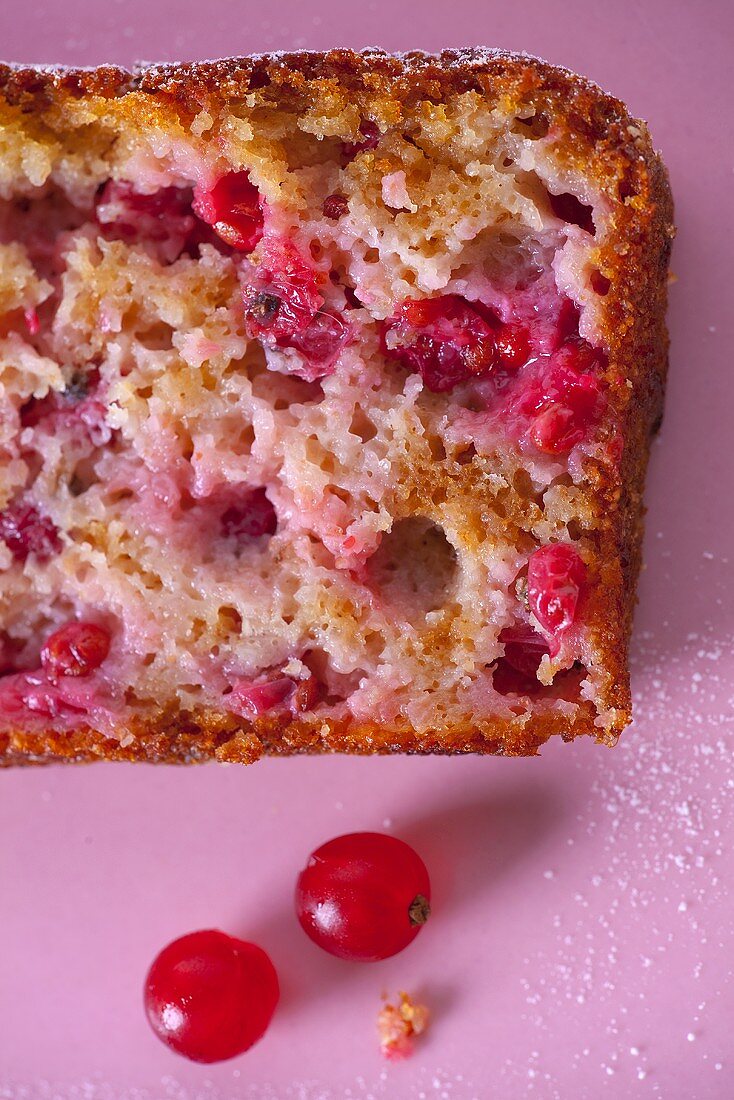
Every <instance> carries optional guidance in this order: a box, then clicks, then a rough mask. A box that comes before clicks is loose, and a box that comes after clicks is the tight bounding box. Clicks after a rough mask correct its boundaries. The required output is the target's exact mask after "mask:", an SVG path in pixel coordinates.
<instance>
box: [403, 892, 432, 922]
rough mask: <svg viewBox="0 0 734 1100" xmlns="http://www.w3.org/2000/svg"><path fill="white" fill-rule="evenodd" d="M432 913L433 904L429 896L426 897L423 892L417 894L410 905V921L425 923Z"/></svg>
mask: <svg viewBox="0 0 734 1100" xmlns="http://www.w3.org/2000/svg"><path fill="white" fill-rule="evenodd" d="M430 915H431V906H430V903H429V901H428V898H425V897H424V896H423V894H416V895H415V897H414V898H413V900H412V901H411V903H410V905H409V906H408V917H409V918H410V923H411V924H413V925H415V924H418V925H420V924H425V923H426V921H427V920H428V918H429V917H430Z"/></svg>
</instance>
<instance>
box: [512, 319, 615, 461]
mask: <svg viewBox="0 0 734 1100" xmlns="http://www.w3.org/2000/svg"><path fill="white" fill-rule="evenodd" d="M603 363H604V356H603V354H602V353H601V352H599V351H597V350H596V349H594V348H592V347H591V346H590V345H589V344H587V343H586V341H584V340H579V339H575V340H571V341H570V342H567V343H565V344H563V345H562V346H561V347H560V348H558V350H557V351H556V352H555V353H554V354H553V355H552V356H551V357H550V359H549V360H548V361H547V365H545V366H543V367H542V369H541V370H540V371H539V372H538V374H537V375H536V376H535V377H534V378H533V379H532V380H531V381H529V382H528V383H527V384H526V385H525V386H524V387H523V389H522V390H521V391H520V392H519V394H518V396H517V397H516V398H515V400H514V408H515V410H516V411H517V412H519V413H520V415H521V416H522V417H523V418H524V419H526V420H527V422H528V426H527V429H526V438H527V439H528V441H529V442H530V443H532V444H533V445H534V446H535V447H537V448H538V450H539V451H543V452H544V453H545V454H566V453H567V452H568V451H570V450H571V449H572V447H575V446H576V444H577V443H581V442H582V441H583V440H584V439H586V438H587V436H588V435H589V433H590V432H591V431H592V430H593V428H594V427H595V426H596V425H597V424H598V422H599V419H600V417H601V415H602V412H603V409H604V398H603V390H602V383H601V381H600V379H599V377H598V375H597V373H596V372H597V371H598V370H599V368H600V367H602V366H603Z"/></svg>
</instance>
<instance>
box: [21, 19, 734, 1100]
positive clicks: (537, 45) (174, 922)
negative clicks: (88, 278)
mask: <svg viewBox="0 0 734 1100" xmlns="http://www.w3.org/2000/svg"><path fill="white" fill-rule="evenodd" d="M186 9H188V11H187V10H186ZM0 30H1V31H2V36H1V38H0V41H1V42H2V47H1V48H2V51H3V53H4V54H5V55H6V56H7V57H9V58H13V59H16V60H28V61H66V62H85V63H93V62H96V61H102V60H106V59H113V60H117V61H125V62H127V61H131V60H132V59H133V58H134V57H136V56H140V55H143V56H145V57H157V58H174V57H207V56H214V55H219V54H226V53H228V52H231V51H233V50H236V49H241V50H248V49H259V50H263V49H272V48H279V47H280V48H283V47H289V46H296V47H300V46H311V47H324V46H328V45H332V44H335V43H345V42H348V43H350V44H354V45H360V44H364V43H369V42H374V43H379V44H381V45H384V46H386V47H389V48H409V47H412V46H420V47H424V48H438V47H440V46H441V45H459V44H464V43H472V42H483V43H489V44H493V45H500V46H505V47H510V48H516V49H527V50H529V51H532V52H535V53H539V54H541V55H544V56H546V57H548V58H549V59H551V60H553V61H556V62H562V63H564V64H567V65H569V66H571V67H573V68H576V69H578V70H579V71H583V72H586V73H588V74H589V75H591V76H592V77H594V78H596V79H597V80H598V81H599V82H600V83H601V84H603V85H605V86H606V87H608V88H609V90H611V91H613V92H615V93H617V94H619V95H620V96H622V97H623V98H625V99H626V100H627V101H628V103H629V104H630V106H631V108H632V109H633V110H634V111H636V112H638V113H640V114H642V115H644V116H646V117H647V118H648V119H649V121H650V123H651V126H652V130H653V134H654V137H655V140H656V142H657V143H658V145H659V146H660V147H661V148H662V149H663V152H664V154H665V156H666V158H667V161H668V164H669V166H670V169H671V175H672V181H673V187H674V191H675V195H676V200H677V218H678V223H679V226H680V232H679V237H678V242H677V244H676V247H675V251H674V259H673V267H674V270H675V272H676V274H677V275H678V283H677V284H676V286H674V287H673V291H672V306H671V315H670V319H671V329H672V337H673V362H672V375H671V381H670V388H669V400H668V407H667V416H666V423H665V427H664V430H663V433H662V437H661V439H660V441H659V443H657V444H656V446H655V447H654V451H653V458H652V469H651V476H650V484H649V492H648V503H649V508H650V511H649V516H648V535H647V548H646V561H647V571H646V573H645V574H644V576H643V579H642V585H641V604H640V608H639V614H638V617H637V629H636V644H635V689H636V706H637V710H636V714H637V721H636V723H635V725H634V727H633V728H632V729H631V730H630V731H629V732H628V733H627V735H626V736H625V738H624V739H623V741H622V743H621V744H620V745H619V747H618V748H617V749H616V750H614V751H608V750H604V749H601V748H594V747H593V746H591V745H586V744H577V745H574V746H564V745H554V746H552V747H550V748H549V749H547V750H546V751H545V752H544V754H543V756H542V758H540V759H537V760H531V761H521V760H518V761H502V760H492V759H488V760H479V759H471V758H467V759H460V760H440V759H437V760H418V759H392V760H341V759H324V760H292V761H271V762H267V763H264V764H259V765H258V766H256V767H254V768H252V769H249V770H240V769H238V768H215V767H210V768H206V769H202V770H196V771H185V770H183V771H176V770H167V769H158V770H153V769H148V768H145V767H135V768H132V767H124V766H117V767H115V766H97V767H95V768H89V769H78V770H72V769H67V770H62V769H47V770H39V771H27V772H25V773H23V772H21V771H17V772H10V773H8V774H6V775H2V776H0V836H1V837H2V843H1V844H0V945H1V946H0V1098H2V1100H6V1098H12V1100H37V1098H39V1100H40V1098H44V1100H50V1098H51V1097H60V1098H65V1100H66V1098H72V1097H73V1098H80V1100H81V1098H85V1100H164V1098H166V1100H167V1098H171V1100H195V1098H196V1100H199V1098H201V1100H235V1098H240V1097H245V1098H249V1100H265V1098H269V1100H275V1098H277V1100H291V1098H293V1100H296V1098H299V1100H316V1098H317V1097H318V1098H323V1100H326V1098H337V1097H349V1098H364V1100H366V1098H368V1097H389V1098H398V1100H402V1098H406V1100H412V1098H416V1100H417V1098H424V1097H427V1098H437V1100H438V1098H441V1097H446V1098H450V1100H469V1098H472V1097H477V1098H482V1100H484V1098H485V1097H489V1096H491V1097H493V1098H500V1100H505V1098H512V1100H515V1098H517V1097H524V1096H530V1097H536V1096H537V1097H542V1098H546V1097H547V1098H551V1097H559V1098H562V1100H577V1098H578V1100H583V1098H586V1097H590V1098H591V1097H594V1098H595V1097H598V1096H600V1095H603V1096H609V1097H613V1098H615V1100H617V1098H620V1100H621V1098H626V1097H664V1098H665V1100H709V1098H711V1100H713V1098H716V1100H724V1098H730V1097H732V1096H734V1051H732V1040H731V1025H732V1021H734V982H733V981H732V977H733V975H734V969H733V965H734V964H733V961H732V960H733V956H734V944H733V942H732V902H731V898H730V883H731V879H732V874H733V873H734V852H733V851H732V840H734V812H733V809H732V804H733V798H734V764H733V763H732V745H733V743H734V722H733V718H732V695H733V694H734V692H733V688H734V656H733V654H732V650H733V647H732V641H733V640H734V607H733V606H732V597H731V594H730V587H731V581H730V578H731V566H730V560H729V559H730V554H731V550H730V542H731V537H732V533H733V531H734V525H733V523H732V498H733V496H734V472H733V471H734V464H733V463H732V453H731V439H732V435H731V424H732V420H733V419H734V379H732V376H731V348H732V344H733V343H734V332H732V308H731V303H730V300H729V299H730V294H731V264H730V248H731V246H730V240H729V241H727V235H728V234H729V232H730V226H731V217H732V203H731V194H732V184H733V182H734V181H733V179H732V162H731V149H732V141H733V139H734V133H733V132H732V114H731V110H730V109H729V107H728V106H727V105H728V104H730V102H731V88H730V79H731V77H730V56H729V55H730V45H731V41H732V31H734V9H732V8H731V7H730V6H729V5H728V4H726V3H724V2H723V0H708V2H700V3H698V4H697V5H692V4H686V3H683V2H682V0H678V2H675V3H673V2H670V0H659V2H655V3H653V2H652V0H648V2H647V3H645V4H643V5H641V4H639V3H631V2H630V3H628V2H625V3H616V4H613V5H607V4H603V5H602V4H595V3H588V2H582V0H565V2H560V0H555V2H548V0H530V2H527V3H525V4H522V5H510V4H508V5H503V6H502V7H499V6H493V5H491V4H488V3H487V0H476V2H475V0H471V2H467V0H464V2H460V3H458V4H451V5H450V6H448V5H447V6H446V7H444V6H443V5H440V6H439V5H438V4H431V3H430V2H425V0H424V2H416V3H402V4H401V3H395V0H372V2H369V0H365V2H363V3H361V4H355V5H349V4H345V3H344V2H343V0H340V2H339V3H334V2H329V3H320V4H318V3H311V4H308V3H303V2H302V0H294V2H292V3H285V2H278V0H270V2H269V3H267V4H265V5H263V6H262V7H260V6H255V5H253V4H245V3H236V2H234V0H232V2H227V0H207V2H206V3H203V4H201V5H197V6H196V8H195V7H194V6H193V5H185V4H183V5H182V4H181V2H180V0H157V2H156V0H124V2H112V0H108V2H107V3H103V4H99V3H97V2H93V0H66V2H65V3H56V2H55V0H47V2H46V3H35V4H33V5H27V4H21V3H17V2H14V3H12V4H11V3H7V2H6V4H5V5H4V7H3V13H2V14H0ZM725 295H726V299H727V300H726V301H725ZM361 828H374V829H383V828H384V829H386V830H391V831H394V832H395V833H397V834H398V835H400V836H403V837H405V838H406V839H408V840H410V841H412V842H414V843H415V845H416V847H417V848H418V849H419V851H420V852H421V853H422V855H423V856H424V858H425V860H426V862H427V864H428V866H429V868H430V870H431V872H432V875H433V880H434V888H435V915H434V917H433V918H432V920H431V922H430V923H429V925H428V927H427V928H426V929H425V931H423V932H422V933H421V935H420V936H419V938H418V940H417V941H416V943H415V944H414V945H413V946H412V947H411V948H409V949H408V950H407V951H406V952H405V953H404V954H403V955H401V956H398V957H397V958H395V959H393V960H389V961H387V962H384V963H380V964H376V965H373V966H363V967H359V966H351V965H349V964H345V963H341V962H339V961H337V960H334V959H330V958H328V957H327V956H325V955H323V954H321V953H320V952H319V951H318V949H317V948H315V947H314V946H313V945H311V944H310V943H309V942H308V941H307V940H306V938H305V937H304V936H303V934H302V933H301V931H300V930H299V928H298V926H297V925H296V923H295V920H294V918H293V916H292V913H291V892H292V889H293V883H294V880H295V875H296V873H297V870H298V869H299V867H300V864H301V863H302V861H303V860H304V858H305V856H306V855H307V853H308V852H309V850H310V849H311V848H313V847H314V846H315V845H317V844H318V843H319V842H321V841H323V840H325V839H326V838H328V837H330V836H332V835H333V834H335V833H338V832H343V831H349V830H353V829H361ZM212 925H213V926H219V927H222V928H224V929H226V930H231V931H233V932H236V933H239V934H242V935H244V936H247V937H252V938H254V939H256V940H257V941H258V942H260V943H262V945H263V946H264V947H265V948H266V949H267V950H268V951H270V952H271V954H272V957H273V959H274V961H275V963H276V965H277V966H278V968H279V970H280V974H281V978H282V986H283V1000H282V1005H281V1008H280V1011H279V1013H278V1015H277V1017H276V1020H275V1022H274V1024H273V1027H272V1029H271V1031H270V1032H269V1033H268V1035H267V1036H266V1038H265V1040H264V1041H263V1042H262V1043H261V1044H260V1045H259V1046H258V1047H256V1048H255V1049H254V1050H253V1051H251V1052H250V1053H249V1054H248V1055H246V1056H245V1057H243V1058H241V1059H238V1060H236V1061H234V1062H231V1063H226V1064H223V1065H220V1066H214V1067H200V1066H194V1065H190V1064H188V1063H186V1062H184V1061H183V1060H180V1059H178V1058H176V1057H175V1056H174V1055H173V1054H170V1053H169V1052H168V1051H167V1050H166V1049H164V1048H163V1047H162V1046H161V1045H160V1044H159V1043H158V1042H157V1041H156V1040H155V1039H154V1038H153V1037H152V1036H151V1035H150V1034H149V1032H148V1029H147V1025H146V1023H145V1021H144V1019H143V1014H142V1011H141V1006H140V987H141V982H142V978H143V975H144V973H145V970H146V968H147V965H148V963H149V962H150V960H151V958H152V956H153V955H154V953H155V952H156V951H157V950H158V948H159V947H161V946H162V945H163V944H164V943H165V942H166V941H167V940H169V939H170V938H172V937H174V936H176V935H178V934H180V933H183V932H186V931H189V930H191V929H195V928H198V927H206V926H212ZM383 988H385V989H389V990H391V991H393V992H394V991H396V990H397V989H400V988H407V989H409V990H411V991H416V992H418V993H419V994H420V995H422V996H423V997H424V998H425V1000H426V1002H427V1003H428V1004H429V1005H430V1006H431V1008H432V1009H433V1012H434V1020H433V1025H432V1028H431V1031H430V1033H429V1034H428V1035H427V1036H426V1038H425V1042H424V1043H422V1044H421V1046H420V1048H419V1050H418V1052H417V1054H416V1056H415V1057H414V1059H413V1060H412V1061H410V1062H406V1063H403V1064H400V1065H386V1064H385V1063H383V1062H382V1061H381V1059H380V1056H379V1054H378V1053H377V1046H376V1040H375V1034H374V1018H375V1015H376V1012H377V1009H378V1007H379V997H380V993H381V991H382V989H383Z"/></svg>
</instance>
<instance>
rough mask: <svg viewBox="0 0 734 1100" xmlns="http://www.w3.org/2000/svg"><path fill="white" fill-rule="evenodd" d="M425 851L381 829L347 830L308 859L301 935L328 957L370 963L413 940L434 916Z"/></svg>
mask: <svg viewBox="0 0 734 1100" xmlns="http://www.w3.org/2000/svg"><path fill="white" fill-rule="evenodd" d="M430 896H431V885H430V882H429V879H428V872H427V870H426V867H425V864H424V863H423V860H422V859H421V858H420V856H419V855H418V854H417V853H416V852H415V851H414V850H413V849H412V848H411V847H410V846H409V845H408V844H405V843H404V842H403V841H402V840H398V839H397V838H396V837H392V836H385V835H384V834H383V833H349V834H347V835H346V836H340V837H336V838H335V839H334V840H329V841H328V842H327V843H326V844H323V845H322V846H321V847H320V848H317V849H316V851H315V852H313V853H312V855H311V856H310V857H309V860H308V863H307V864H306V867H305V868H304V869H303V871H302V872H301V874H300V875H299V877H298V883H297V885H296V913H297V915H298V920H299V921H300V924H301V927H302V928H303V930H304V932H306V934H307V935H308V936H309V937H310V938H311V939H312V940H313V941H314V943H316V944H318V945H319V947H322V948H323V949H324V951H328V952H329V954H331V955H336V956H337V957H338V958H341V959H350V960H352V961H357V962H373V961H376V960H378V959H387V958H389V956H390V955H396V954H397V953H398V951H402V950H403V948H404V947H407V946H408V944H409V943H410V942H411V941H412V940H414V939H415V937H416V936H417V935H418V932H419V931H420V929H421V928H422V927H423V925H424V924H425V922H426V920H427V919H428V916H429V914H430V905H429V902H430Z"/></svg>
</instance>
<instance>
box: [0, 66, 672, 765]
mask: <svg viewBox="0 0 734 1100" xmlns="http://www.w3.org/2000/svg"><path fill="white" fill-rule="evenodd" d="M0 86H1V88H2V94H1V96H0V115H1V117H0V123H1V130H0V141H1V143H2V151H1V155H0V231H1V235H0V258H1V264H0V315H1V316H0V326H1V327H0V402H1V404H0V433H1V439H0V757H2V759H3V760H4V761H5V762H6V763H10V762H17V761H26V760H27V761H30V760H39V759H48V758H68V759H92V758H98V757H103V758H108V759H109V758H114V759H130V760H131V759H147V760H161V761H166V760H203V759H207V758H211V757H216V758H217V759H220V760H226V761H249V760H253V759H255V758H256V757H257V756H259V755H260V754H261V753H262V752H268V753H294V752H317V751H329V750H340V751H348V752H361V753H375V752H470V751H471V752H489V753H502V754H505V755H522V754H531V753H535V752H536V751H537V749H538V747H539V746H540V745H541V744H542V743H543V742H544V741H546V740H547V738H548V737H550V736H551V735H553V734H560V735H561V736H562V737H564V738H567V739H570V738H572V737H574V736H576V735H578V734H582V733H583V734H591V735H593V736H594V737H595V738H596V739H597V740H599V741H603V742H605V743H608V744H611V743H613V742H614V740H615V739H616V737H617V735H618V734H619V732H620V730H622V728H623V727H624V726H625V725H626V724H627V723H628V722H629V720H630V696H629V683H628V671H627V643H628V636H629V631H630V621H631V615H632V607H633V603H634V586H635V579H636V575H637V571H638V566H639V554H640V536H641V517H642V504H641V494H642V488H643V479H644V473H645V466H646V461H647V453H648V445H649V439H650V435H651V432H653V431H654V429H655V427H656V425H657V424H658V422H659V420H660V416H661V410H662V397H663V385H664V378H665V367H666V348H667V340H666V333H665V325H664V312H665V298H666V279H667V264H668V256H669V250H670V242H671V237H672V232H673V230H672V224H671V218H672V207H671V199H670V192H669V189H668V183H667V178H666V173H665V169H664V167H663V165H662V163H661V161H660V159H659V158H658V157H657V155H656V154H655V152H654V151H653V147H652V145H651V143H650V138H649V136H648V133H647V129H646V127H645V125H644V123H642V122H639V121H637V120H634V119H632V118H630V117H629V115H628V114H627V112H626V110H625V108H624V107H623V105H622V104H621V103H619V102H618V101H617V100H615V99H612V98H610V97H609V96H607V95H605V94H604V93H603V92H602V91H600V89H599V88H597V87H596V86H595V85H592V84H590V83H588V82H587V81H585V80H583V79H581V78H579V77H577V76H574V75H572V74H571V73H569V72H566V71H564V70H561V69H557V68H553V67H551V66H549V65H547V64H545V63H543V62H541V61H537V60H535V59H533V58H529V57H525V56H516V55H511V54H505V53H499V52H493V51H482V50H476V51H474V50H469V51H458V52H446V53H444V54H441V55H440V56H438V57H431V56H427V55H423V54H409V55H405V56H401V57H392V56H388V55H385V54H383V53H381V52H379V51H374V50H371V51H367V52H365V53H361V54H355V53H352V52H350V51H347V50H336V51H333V52H331V53H327V54H310V53H298V54H291V55H273V56H270V57H253V58H243V59H238V60H228V61H220V62H213V63H207V64H197V65H174V66H165V67H156V68H148V69H143V70H141V71H139V72H135V73H132V74H131V73H127V72H125V71H122V70H119V69H113V68H100V69H97V70H90V71H86V70H85V71H81V70H77V71H70V70H51V69H43V70H38V69H22V68H12V67H2V68H0Z"/></svg>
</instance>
